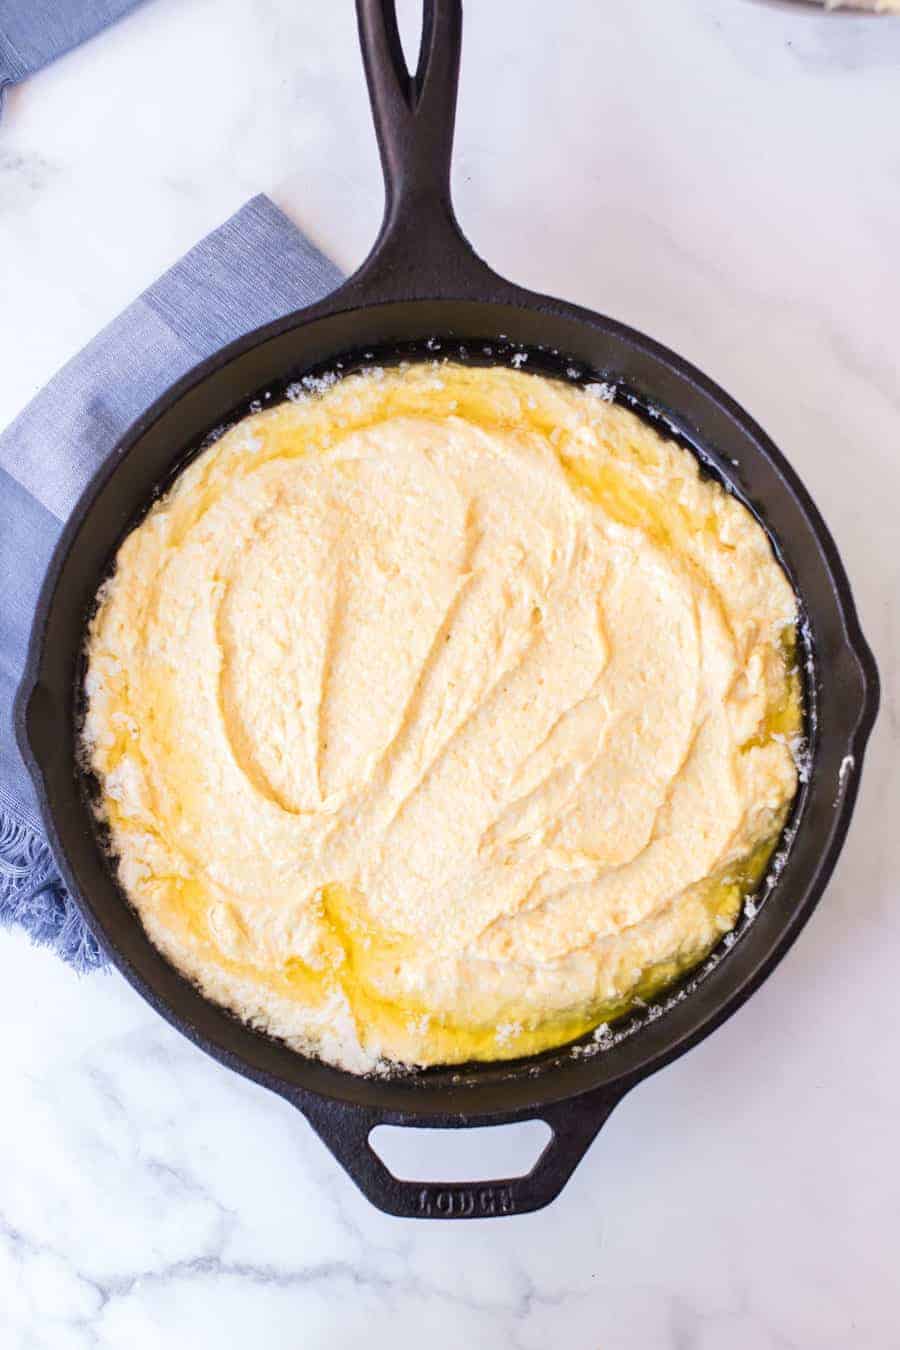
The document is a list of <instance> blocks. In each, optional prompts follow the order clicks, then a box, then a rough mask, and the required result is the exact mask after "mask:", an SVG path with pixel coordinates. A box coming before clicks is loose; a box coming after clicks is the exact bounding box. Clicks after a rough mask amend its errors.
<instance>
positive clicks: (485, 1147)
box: [369, 1120, 553, 1182]
mask: <svg viewBox="0 0 900 1350" xmlns="http://www.w3.org/2000/svg"><path fill="white" fill-rule="evenodd" d="M552 1137H553V1131H552V1130H551V1129H550V1126H549V1125H548V1124H547V1123H546V1122H545V1121H543V1120H524V1121H521V1122H519V1123H518V1124H515V1125H480V1126H475V1127H473V1128H471V1129H466V1130H436V1129H428V1128H425V1129H421V1128H420V1129H414V1130H410V1129H406V1128H405V1127H404V1126H402V1125H376V1126H375V1128H374V1129H373V1130H372V1132H371V1134H370V1135H369V1145H370V1147H371V1148H372V1150H373V1152H375V1153H376V1154H377V1155H378V1157H379V1158H380V1159H381V1161H382V1162H383V1163H384V1165H385V1167H386V1168H387V1169H388V1171H389V1172H391V1173H392V1174H393V1175H394V1176H395V1177H397V1179H398V1180H400V1181H431V1180H432V1179H433V1178H434V1177H441V1178H443V1180H444V1181H447V1182H473V1181H475V1182H478V1181H490V1180H491V1179H492V1178H493V1177H524V1176H527V1175H528V1173H529V1172H531V1171H532V1169H533V1168H534V1165H535V1163H536V1162H537V1160H538V1158H539V1157H540V1156H541V1154H542V1153H543V1152H544V1149H545V1148H546V1147H547V1145H548V1143H549V1142H550V1140H551V1138H552Z"/></svg>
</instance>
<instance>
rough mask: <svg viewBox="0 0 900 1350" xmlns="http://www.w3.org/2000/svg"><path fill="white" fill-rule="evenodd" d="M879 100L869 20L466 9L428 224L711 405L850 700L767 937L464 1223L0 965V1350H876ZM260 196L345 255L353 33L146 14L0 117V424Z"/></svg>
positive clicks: (888, 1063) (883, 153)
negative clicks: (827, 551) (778, 921)
mask: <svg viewBox="0 0 900 1350" xmlns="http://www.w3.org/2000/svg"><path fill="white" fill-rule="evenodd" d="M405 8H406V9H410V8H411V7H410V5H407V6H405ZM898 67H900V20H897V21H895V20H892V19H876V18H865V17H860V16H852V15H846V16H837V15H831V16H826V15H825V14H822V13H819V12H817V11H816V10H814V9H810V8H805V7H802V6H785V5H778V4H765V3H757V2H755V0H679V3H676V4H660V3H656V4H654V3H651V2H650V0H642V2H640V3H635V0H606V3H604V4H602V5H600V4H594V3H592V0H567V3H565V4H556V5H550V4H546V3H540V2H539V0H527V2H526V0H491V2H490V3H488V0H481V3H475V2H474V0H470V3H469V5H468V13H467V33H466V39H465V47H464V56H463V77H462V89H461V102H460V116H459V127H458V137H457V154H456V164H455V190H456V196H457V203H458V209H459V215H460V218H461V220H462V221H463V223H464V225H465V227H466V228H467V229H468V231H469V233H470V235H471V237H472V239H473V241H474V242H475V243H476V246H477V247H478V248H479V250H480V251H481V252H482V253H483V254H484V255H485V256H486V257H487V258H488V260H489V261H491V262H492V263H493V264H494V265H495V266H496V267H497V268H498V270H501V271H504V272H505V273H507V274H508V275H509V276H511V277H514V278H515V279H517V280H519V281H522V282H523V283H525V284H527V285H530V286H533V287H535V288H537V289H540V290H544V291H549V292H551V293H553V292H555V293H558V294H560V295H564V296H566V297H568V298H571V299H577V300H579V301H581V302H582V303H583V304H585V305H587V306H590V307H593V308H596V309H601V310H604V311H606V312H609V313H611V314H613V315H616V316H617V317H621V318H623V319H625V320H627V321H628V322H630V323H632V324H634V325H635V326H637V327H639V328H642V329H644V330H645V331H647V332H649V333H652V334H653V335H655V336H656V337H658V338H660V339H661V340H662V341H664V342H666V343H668V344H670V345H671V346H673V347H675V348H676V349H677V350H679V351H681V352H683V353H684V354H685V355H686V356H688V357H689V358H691V359H692V360H694V361H695V362H697V363H698V364H699V365H700V366H701V367H703V368H705V369H706V370H707V371H709V372H710V373H711V374H712V375H714V376H715V377H716V378H718V379H719V380H720V381H721V383H722V384H724V385H725V387H726V388H728V389H729V390H730V391H732V392H733V393H734V394H735V395H736V396H737V398H738V399H739V400H741V401H742V402H743V403H744V404H745V405H746V406H747V407H748V408H750V409H751V410H752V411H753V412H754V414H755V415H756V416H757V417H758V418H759V420H760V421H761V422H762V423H763V425H764V426H765V427H766V428H767V429H768V430H769V432H770V433H771V434H772V435H773V436H774V438H775V440H776V441H777V442H779V443H780V444H781V446H782V447H783V448H784V450H785V451H786V453H787V454H788V456H789V457H790V458H791V460H792V461H793V463H794V464H795V466H796V467H797V469H798V470H799V471H800V473H801V475H802V477H803V478H804V479H805V481H806V483H807V484H808V485H809V487H810V489H811V490H812V493H813V495H814V496H815V498H816V500H817V502H818V504H819V506H820V508H821V509H822V511H823V513H824V514H825V516H826V518H827V520H828V522H829V524H830V526H831V528H832V530H833V532H834V534H835V536H836V538H837V541H838V544H839V546H840V548H841V550H842V552H843V555H844V558H845V561H846V564H847V567H848V570H849V572H850V576H851V579H852V581H853V583H854V586H855V590H856V595H857V598H858V602H859V608H860V613H861V618H862V622H863V625H864V628H865V631H866V632H867V634H868V637H869V639H870V641H871V642H872V645H873V646H874V648H875V651H876V655H877V657H878V659H879V662H880V665H881V671H882V677H883V681H884V686H885V689H884V704H883V707H882V713H881V717H880V721H879V725H878V727H877V729H876V733H875V737H874V741H873V744H872V748H871V751H870V756H869V760H868V763H867V765H866V772H865V777H864V783H863V790H862V795H861V799H860V802H859V806H858V808H857V815H856V819H855V821H854V825H853V829H852V831H851V834H850V838H849V840H848V843H847V846H846V848H845V850H844V854H843V857H842V859H841V862H840V865H839V867H838V869H837V872H836V874H835V877H834V879H833V881H832V883H831V885H830V887H829V889H828V892H827V894H826V896H825V898H824V900H823V902H822V904H821V905H820V907H819V909H818V911H817V912H816V914H815V916H814V918H813V920H812V922H811V923H810V924H809V927H808V928H807V929H806V931H805V932H804V933H803V935H802V937H801V939H800V940H799V942H798V943H797V945H796V946H795V947H794V949H793V950H792V951H791V953H790V954H789V956H788V957H787V959H786V960H785V961H784V962H783V964H782V965H781V966H780V967H779V968H778V970H777V971H776V972H775V973H774V975H773V976H772V977H771V978H770V979H769V981H768V982H767V983H766V985H765V986H764V988H763V989H762V990H761V991H760V992H759V993H758V994H757V995H756V996H755V997H754V998H753V999H752V1000H751V1002H750V1003H749V1004H748V1005H747V1006H746V1007H744V1008H743V1009H742V1010H741V1011H740V1012H739V1013H738V1014H737V1015H736V1016H734V1017H733V1018H732V1019H731V1020H730V1021H729V1022H728V1023H727V1025H725V1026H724V1027H722V1028H721V1029H720V1030H719V1031H718V1032H717V1033H716V1034H715V1035H714V1036H713V1037H711V1038H710V1039H709V1040H707V1041H706V1042H704V1044H702V1045H701V1046H700V1047H699V1048H697V1049H695V1050H694V1051H693V1052H692V1053H691V1054H690V1055H688V1056H687V1057H686V1058H685V1059H683V1060H681V1061H679V1062H678V1063H676V1064H675V1065H673V1066H671V1067H670V1068H669V1069H667V1070H665V1071H663V1072H662V1073H660V1074H658V1075H657V1076H656V1077H655V1078H653V1079H652V1080H650V1081H649V1082H647V1083H645V1084H644V1085H642V1086H641V1087H640V1088H639V1089H637V1090H636V1091H634V1092H633V1093H632V1094H631V1095H630V1096H629V1097H628V1098H627V1099H626V1100H625V1101H624V1102H623V1103H622V1105H621V1106H620V1107H619V1108H618V1109H617V1110H616V1112H615V1113H614V1114H613V1116H612V1118H611V1120H610V1121H609V1123H608V1125H607V1126H606V1128H605V1129H604V1130H603V1131H602V1133H601V1135H600V1136H599V1138H598V1140H597V1142H596V1143H595V1145H594V1146H593V1148H592V1149H591V1151H590V1153H589V1155H588V1157H587V1158H586V1159H585V1160H584V1162H583V1163H582V1165H581V1167H580V1168H579V1169H578V1171H577V1172H576V1174H575V1177H574V1179H573V1180H572V1182H571V1183H570V1185H569V1187H568V1189H567V1190H566V1191H565V1192H564V1194H563V1196H562V1197H561V1198H560V1199H559V1201H558V1202H557V1203H556V1204H555V1205H553V1206H552V1207H551V1208H549V1209H547V1210H545V1211H543V1212H541V1213H539V1214H536V1215H531V1216H525V1217H521V1218H513V1219H504V1220H502V1221H482V1222H475V1223H470V1224H466V1225H462V1226H458V1225H453V1224H450V1223H446V1222H436V1223H430V1224H422V1223H419V1224H415V1223H410V1222H407V1221H401V1220H396V1219H390V1218H386V1217H384V1216H383V1215H381V1214H379V1213H378V1212H376V1211H375V1210H374V1209H373V1208H372V1207H371V1206H370V1205H369V1204H368V1203H367V1202H366V1201H365V1200H364V1199H363V1198H362V1196H361V1195H359V1194H358V1193H357V1191H356V1190H355V1189H354V1187H353V1185H352V1184H351V1183H350V1181H349V1180H348V1179H347V1178H346V1177H345V1176H344V1174H343V1173H342V1172H341V1171H340V1169H339V1168H338V1166H337V1165H336V1164H335V1163H334V1162H333V1161H332V1160H331V1157H330V1155H329V1154H328V1153H327V1152H326V1151H325V1149H324V1148H323V1146H322V1145H321V1144H320V1143H319V1142H318V1140H317V1139H316V1138H315V1137H314V1135H313V1134H312V1132H311V1131H310V1129H309V1128H308V1127H307V1125H306V1124H305V1122H304V1121H303V1120H302V1118H301V1117H300V1116H299V1115H298V1114H297V1113H296V1112H294V1111H293V1110H292V1109H291V1108H290V1107H288V1106H287V1105H285V1104H284V1103H283V1102H281V1101H280V1100H278V1099H276V1098H275V1097H274V1096H271V1095H269V1094H268V1093H266V1092H265V1091H263V1090H262V1089H259V1088H256V1087H254V1086H252V1085H251V1084H250V1083H248V1082H245V1081H243V1080H241V1079H239V1078H237V1077H235V1076H233V1075H232V1074H230V1073H229V1072H227V1071H226V1070H225V1069H223V1068H221V1067H220V1066H219V1065H217V1064H216V1063H214V1062H212V1061H211V1060H209V1059H206V1058H205V1057H204V1056H203V1055H202V1054H201V1053H200V1052H199V1051H198V1050H196V1049H194V1048H193V1047H192V1046H191V1045H190V1044H188V1043H187V1042H186V1041H184V1040H183V1039H181V1037H180V1036H178V1035H177V1034H176V1033H175V1032H174V1031H172V1030H171V1029H170V1028H169V1027H168V1026H166V1025H165V1024H163V1022H162V1021H160V1020H159V1018H157V1017H156V1016H155V1015H154V1014H153V1013H152V1012H151V1011H150V1010H149V1009H148V1008H147V1007H146V1006H145V1005H144V1004H143V1003H142V1002H141V1001H140V1000H139V998H138V997H137V995H136V994H134V993H133V992H132V991H131V989H130V988H129V987H128V986H127V985H126V984H125V983H124V982H123V981H122V979H120V978H119V977H118V975H111V974H110V975H95V976H92V977H90V978H87V979H83V980H79V979H77V978H76V977H75V976H74V975H72V974H71V972H70V971H69V970H67V969H66V968H64V967H63V966H62V965H60V964H59V962H58V961H57V960H56V959H55V958H54V957H53V956H51V955H49V954H47V953H46V952H41V951H36V950H34V949H33V948H32V947H30V946H29V944H28V943H27V941H26V940H25V939H24V938H23V937H22V936H21V935H18V934H9V933H0V988H2V989H3V1030H2V1033H0V1044H2V1052H3V1059H4V1094H3V1107H2V1111H0V1148H2V1156H3V1158H4V1161H5V1167H4V1169H3V1171H4V1183H3V1188H2V1194H0V1214H2V1219H0V1344H2V1345H3V1347H4V1350H30V1348H31V1347H39V1350H57V1348H59V1350H88V1348H89V1347H100V1350H122V1348H123V1347H126V1346H127V1347H128V1350H158V1347H161V1346H163V1345H164V1346H166V1347H167V1348H168V1350H182V1347H184V1350H187V1348H188V1347H190V1350H206V1348H207V1347H209V1350H213V1347H215V1350H223V1348H224V1347H244V1346H247V1345H253V1346H257V1345H258V1346H263V1347H265V1350H281V1348H282V1347H283V1348H284V1350H294V1348H295V1347H300V1346H302V1347H304V1350H315V1348H316V1347H323V1348H324V1347H327V1348H328V1350H333V1348H334V1347H341V1350H343V1348H344V1347H363V1346H365V1347H381V1346H382V1345H385V1346H388V1345H390V1346H392V1347H396V1350H405V1347H419V1346H420V1345H421V1344H422V1342H423V1338H427V1343H428V1344H429V1346H430V1347H431V1350H451V1348H452V1350H455V1348H456V1347H459V1346H467V1347H470V1348H471V1350H480V1348H482V1347H483V1350H498V1347H506V1346H509V1347H516V1350H545V1348H546V1347H550V1346H553V1347H556V1346H567V1347H572V1350H721V1348H722V1347H727V1350H770V1348H771V1350H832V1348H833V1350H890V1348H892V1347H897V1346H900V1323H898V1320H897V1255H898V1215H900V1170H898V1166H897V1135H898V1117H900V1076H898V1073H897V1065H898V1040H897V1027H898V1024H900V981H898V979H897V962H898V956H900V884H898V881H897V873H898V870H900V843H898V840H900V827H898V811H900V779H898V772H897V762H898V759H900V755H898V749H900V746H898V715H900V710H898V692H900V688H898V681H900V675H898V650H900V635H898V601H897V596H898V583H900V577H898V559H900V532H898V526H897V519H898V514H897V512H898V508H897V502H898V499H900V434H898V430H897V428H898V425H900V369H898V356H897V354H898V350H900V345H898V341H897V324H898V315H900V266H898V254H900V157H898V156H900V151H898V130H900V79H898ZM259 191H266V192H269V193H270V194H271V195H273V196H274V197H275V199H276V200H277V201H278V202H279V203H280V204H281V205H282V206H284V207H285V209H287V210H288V211H289V212H290V213H291V214H292V215H294V217H295V218H296V219H297V221H298V222H299V223H301V224H302V225H303V226H304V227H305V228H306V229H307V230H308V231H309V232H310V233H311V234H312V235H313V237H314V238H315V239H316V240H317V241H318V242H320V243H321V244H322V245H323V246H324V247H325V248H326V250H327V251H330V252H331V253H332V255H333V256H334V258H335V259H336V260H337V261H338V262H339V263H340V264H341V265H342V266H344V267H346V268H348V269H349V268H350V267H352V265H353V264H354V263H355V262H357V261H358V260H359V259H360V258H361V257H362V256H363V254H364V252H365V251H366V249H367V246H368V244H369V243H370V241H371V240H372V238H373V236H374V234H375V231H376V228H377V224H378V220H379V216H380V210H381V196H380V192H381V189H380V178H379V171H378V168H377V161H376V156H375V148H374V141H373V138H372V134H371V130H370V126H369V121H368V111H367V105H366V100H365V94H364V87H363V80H362V76H361V70H360V63H359V57H358V52H357V46H356V38H355V31H354V20H353V14H352V7H351V5H350V3H349V0H345V2H344V3H341V4H330V5H324V4H316V5H312V4H300V5H298V4H296V3H295V0H251V3H248V2H247V0H152V3H148V4H146V5H145V6H144V7H143V8H141V9H139V10H138V11H137V12H136V13H134V14H133V15H132V16H131V17H130V18H128V19H127V20H125V21H123V22H122V23H121V24H119V25H118V26H117V27H116V28H115V29H114V30H112V31H110V32H108V33H107V34H105V35H103V36H101V37H100V38H98V39H96V40H95V41H93V42H91V43H90V44H88V45H87V46H86V47H84V48H82V49H81V50H80V51H79V52H76V53H74V54H72V55H71V56H69V57H67V58H65V59H64V60H62V61H60V62H58V63H57V64H56V65H55V66H54V67H52V68H51V69H49V70H47V71H45V72H44V73H42V74H41V75H39V76H36V77H35V78H33V79H32V80H31V81H30V82H28V83H27V84H26V85H24V86H22V87H21V88H18V89H14V90H12V91H11V92H10V94H9V96H8V98H7V101H6V106H5V111H4V114H3V119H2V123H0V288H2V304H0V369H2V372H3V374H2V379H0V424H4V423H5V422H6V421H8V420H9V419H11V418H12V416H13V415H14V414H15V413H16V412H17V411H18V409H19V408H20V407H21V406H22V405H23V404H24V403H25V402H26V401H27V400H28V399H29V398H30V397H31V395H32V394H33V393H34V392H35V391H36V390H37V389H38V388H39V387H40V385H41V384H42V383H43V382H44V381H45V380H46V379H47V378H48V377H49V376H50V375H51V374H52V372H53V371H54V369H55V368H56V367H57V366H58V365H60V364H61V363H62V362H63V361H64V360H66V358H67V357H68V356H70V355H71V354H72V353H73V352H74V351H75V350H76V349H77V348H78V347H79V346H80V345H81V344H83V343H84V342H85V341H86V340H87V339H88V338H90V337H91V336H92V335H93V333H94V332H95V331H96V330H97V329H98V328H99V327H100V326H101V325H103V324H104V323H105V322H107V320H109V319H110V318H112V317H113V316H114V315H115V314H116V313H117V312H118V311H119V310H120V309H121V308H122V307H123V306H124V305H125V304H126V303H127V302H128V301H129V300H130V299H132V298H133V296H134V295H135V294H136V293H137V292H138V291H139V290H140V289H141V288H142V287H144V286H145V285H146V284H147V283H149V282H150V281H151V280H152V279H153V278H155V277H156V276H157V275H158V274H159V272H160V271H162V270H163V269H164V268H165V267H166V266H167V265H169V264H170V263H171V262H173V261H174V260H175V259H176V258H177V257H178V256H179V255H180V254H181V253H182V252H184V250H186V249H187V248H188V247H189V246H190V245H191V244H192V243H194V242H195V240H196V239H197V238H198V237H199V236H200V235H202V234H204V233H205V232H206V231H208V230H209V229H211V228H213V227H214V226H215V225H217V224H218V223H219V222H220V221H221V220H222V219H223V218H224V217H225V216H226V215H228V214H229V213H230V212H231V211H232V210H233V209H235V208H237V207H238V206H239V205H240V204H241V203H242V202H243V201H245V200H246V199H247V198H248V197H249V196H251V195H252V194H253V193H256V192H259ZM511 1135H513V1136H515V1137H513V1138H512V1139H511V1142H510V1143H509V1145H508V1147H509V1149H510V1156H513V1155H515V1156H518V1155H519V1154H522V1153H523V1151H524V1153H525V1154H527V1153H528V1150H529V1148H530V1147H531V1142H530V1139H529V1138H527V1137H526V1136H525V1134H523V1133H522V1132H521V1131H519V1132H518V1133H517V1132H516V1131H515V1130H513V1131H511ZM481 1147H482V1146H481V1145H480V1144H478V1143H474V1142H473V1141H472V1140H471V1139H468V1140H467V1139H466V1138H465V1137H464V1136H463V1135H462V1134H460V1133H456V1134H451V1135H442V1136H440V1137H438V1138H436V1139H435V1138H430V1137H422V1136H419V1135H417V1134H413V1133H411V1132H407V1133H406V1134H405V1135H404V1136H403V1137H402V1139H400V1140H399V1141H397V1142H396V1143H395V1152H394V1153H393V1154H392V1155H391V1156H392V1159H394V1160H396V1159H399V1160H401V1161H402V1164H403V1167H404V1168H405V1169H406V1171H407V1172H409V1171H411V1170H412V1169H413V1168H414V1167H415V1166H416V1165H418V1166H420V1167H421V1168H422V1169H423V1170H422V1172H420V1173H419V1175H422V1174H423V1173H427V1172H429V1171H430V1172H431V1173H433V1174H439V1173H443V1174H445V1175H448V1176H450V1175H457V1176H463V1175H465V1172H466V1171H467V1170H469V1169H471V1168H472V1167H474V1166H477V1161H478V1158H479V1154H480V1151H481Z"/></svg>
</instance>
